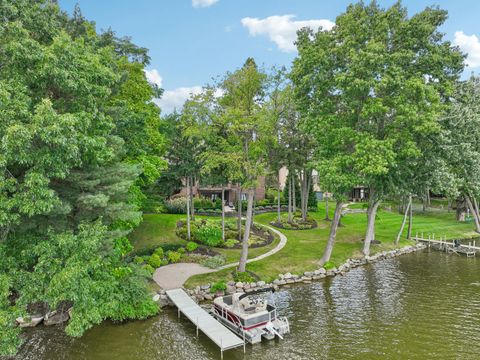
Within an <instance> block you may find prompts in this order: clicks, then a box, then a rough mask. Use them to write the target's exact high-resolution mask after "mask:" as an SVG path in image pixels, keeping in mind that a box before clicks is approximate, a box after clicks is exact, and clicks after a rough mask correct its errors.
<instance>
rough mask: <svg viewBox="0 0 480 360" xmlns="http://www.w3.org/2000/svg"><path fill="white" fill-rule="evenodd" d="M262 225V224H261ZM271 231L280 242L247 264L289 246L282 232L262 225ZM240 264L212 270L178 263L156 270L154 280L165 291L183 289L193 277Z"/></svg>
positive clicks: (191, 264) (196, 265)
mask: <svg viewBox="0 0 480 360" xmlns="http://www.w3.org/2000/svg"><path fill="white" fill-rule="evenodd" d="M259 225H262V224H259ZM262 226H264V227H266V228H268V229H269V230H271V231H273V232H274V233H275V234H277V235H278V236H279V237H280V242H279V243H278V244H277V246H275V247H274V248H273V249H272V250H270V251H267V252H266V253H265V254H262V255H259V256H257V257H254V258H253V259H249V260H247V263H251V262H254V261H258V260H262V259H265V258H266V257H268V256H271V255H273V254H275V253H277V252H279V251H280V250H282V249H283V247H284V246H285V245H286V244H287V237H286V236H285V235H283V234H282V233H281V232H280V231H278V230H276V229H274V228H272V227H271V226H267V225H262ZM237 265H238V262H235V263H230V264H226V265H223V266H220V267H219V268H217V269H210V268H207V267H205V266H202V265H199V264H195V263H178V264H170V265H166V266H162V267H160V268H158V269H157V270H155V273H154V274H153V280H154V281H155V282H156V283H157V284H158V286H160V287H161V288H162V289H164V290H170V289H177V288H180V287H182V285H183V284H184V283H185V281H187V279H188V278H189V277H191V276H193V275H198V274H206V273H211V272H215V271H219V270H223V269H228V268H231V267H234V266H237Z"/></svg>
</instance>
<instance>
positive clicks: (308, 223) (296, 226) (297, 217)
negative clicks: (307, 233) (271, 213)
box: [270, 213, 318, 230]
mask: <svg viewBox="0 0 480 360" xmlns="http://www.w3.org/2000/svg"><path fill="white" fill-rule="evenodd" d="M270 225H272V226H275V227H277V228H280V229H285V230H309V229H314V228H316V227H317V226H318V224H317V222H316V221H315V220H314V219H313V218H312V217H311V216H307V219H306V220H305V221H304V220H303V219H302V215H301V214H300V213H296V214H293V216H292V221H288V214H282V216H281V217H280V222H278V221H272V222H271V223H270Z"/></svg>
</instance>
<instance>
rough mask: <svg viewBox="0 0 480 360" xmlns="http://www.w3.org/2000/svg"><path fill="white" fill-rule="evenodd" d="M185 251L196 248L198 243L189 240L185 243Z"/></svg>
mask: <svg viewBox="0 0 480 360" xmlns="http://www.w3.org/2000/svg"><path fill="white" fill-rule="evenodd" d="M186 248H187V251H188V252H192V251H195V250H197V249H198V244H197V243H196V242H193V241H189V242H188V243H187V245H186Z"/></svg>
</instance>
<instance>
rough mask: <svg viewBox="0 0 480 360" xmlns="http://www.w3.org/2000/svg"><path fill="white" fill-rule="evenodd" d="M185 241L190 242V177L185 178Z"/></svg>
mask: <svg viewBox="0 0 480 360" xmlns="http://www.w3.org/2000/svg"><path fill="white" fill-rule="evenodd" d="M186 181H187V239H188V240H190V177H188V176H187V179H186Z"/></svg>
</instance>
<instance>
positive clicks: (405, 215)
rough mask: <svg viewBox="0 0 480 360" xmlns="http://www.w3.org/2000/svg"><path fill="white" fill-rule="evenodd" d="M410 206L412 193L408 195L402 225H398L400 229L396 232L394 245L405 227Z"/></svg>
mask: <svg viewBox="0 0 480 360" xmlns="http://www.w3.org/2000/svg"><path fill="white" fill-rule="evenodd" d="M410 206H412V195H410V196H409V197H408V204H407V208H406V209H405V213H404V214H403V221H402V226H400V230H399V232H398V235H397V238H396V239H395V246H397V245H398V242H399V241H400V237H401V236H402V233H403V229H404V228H405V224H406V223H407V217H408V211H409V209H410Z"/></svg>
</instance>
